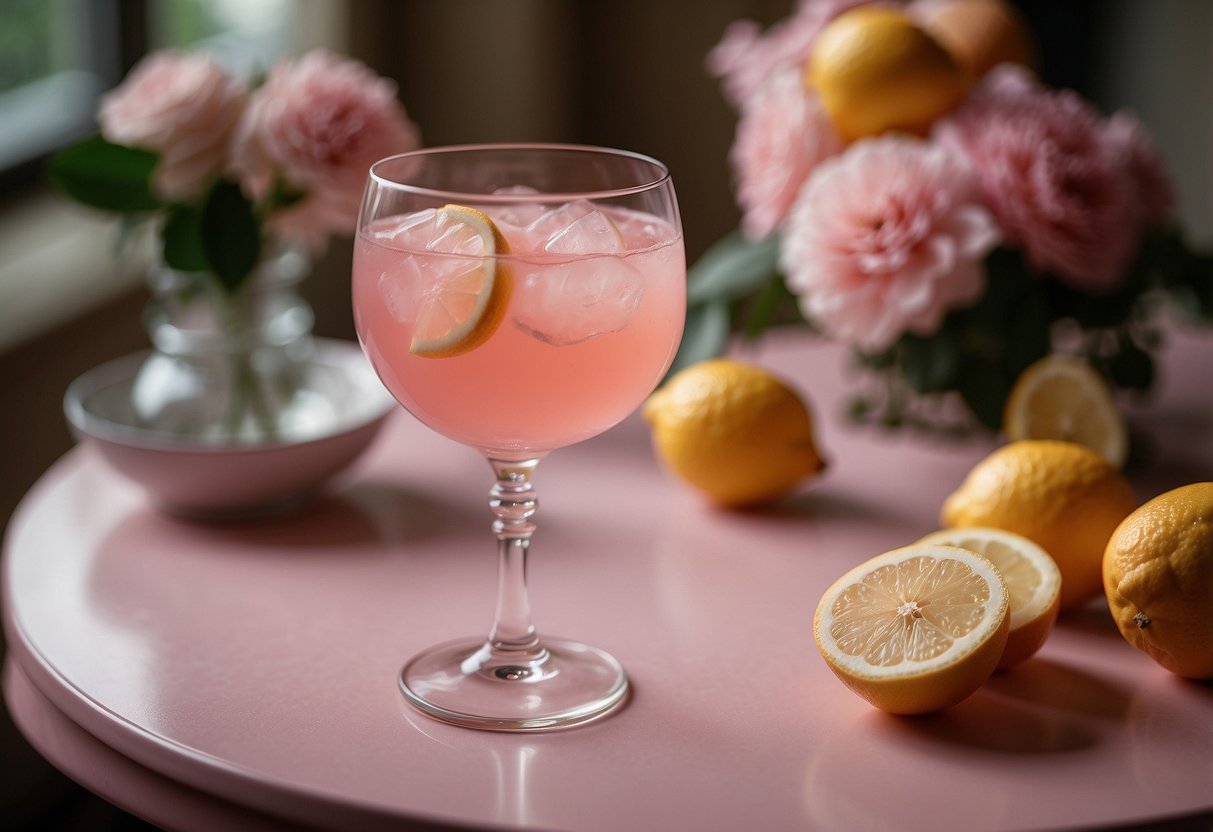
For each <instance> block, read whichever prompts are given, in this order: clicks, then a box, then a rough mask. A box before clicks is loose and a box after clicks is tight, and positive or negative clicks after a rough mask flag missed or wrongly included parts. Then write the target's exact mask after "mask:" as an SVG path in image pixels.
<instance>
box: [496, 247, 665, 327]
mask: <svg viewBox="0 0 1213 832" xmlns="http://www.w3.org/2000/svg"><path fill="white" fill-rule="evenodd" d="M516 291H517V294H516V296H515V300H514V314H513V321H514V324H515V326H517V327H518V328H519V329H520V330H522V331H523V332H525V333H526V334H527V335H530V336H531V337H533V338H538V339H539V340H540V341H543V342H544V343H547V344H552V345H553V346H557V347H562V346H568V345H569V344H577V343H580V342H581V341H586V340H588V339H590V338H593V337H595V336H598V335H605V334H607V333H611V332H619V331H620V330H622V329H623V328H624V327H626V326H627V325H628V324H629V323H630V322H631V320H632V318H633V317H635V315H636V309H637V308H638V307H639V306H640V299H641V297H642V296H643V295H644V278H643V277H642V276H641V274H640V272H638V271H636V269H634V268H632V267H631V266H630V265H628V264H627V263H626V262H624V261H623V260H622V259H620V258H618V257H595V258H590V259H584V260H579V261H577V262H575V263H559V264H556V265H553V266H548V267H545V268H541V269H536V270H534V271H531V272H529V273H528V274H527V275H526V277H525V278H524V279H523V280H522V285H521V287H520V288H519V289H518V290H516Z"/></svg>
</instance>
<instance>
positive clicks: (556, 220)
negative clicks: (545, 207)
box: [526, 199, 595, 240]
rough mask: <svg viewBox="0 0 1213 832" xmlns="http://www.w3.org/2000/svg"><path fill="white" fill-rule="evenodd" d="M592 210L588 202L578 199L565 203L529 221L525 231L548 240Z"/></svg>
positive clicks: (592, 207)
mask: <svg viewBox="0 0 1213 832" xmlns="http://www.w3.org/2000/svg"><path fill="white" fill-rule="evenodd" d="M594 210H595V208H594V204H593V203H592V202H590V201H589V200H585V199H578V200H575V201H573V202H566V203H565V204H564V205H559V206H557V207H555V208H553V209H552V210H550V211H544V212H543V214H541V215H540V216H538V217H536V218H535V219H534V220H532V221H531V224H530V225H528V226H527V227H526V230H527V231H528V232H530V233H531V235H532V236H534V237H538V238H540V239H544V240H550V239H551V238H552V235H554V234H558V233H559V232H561V231H563V230H564V229H565V228H567V227H568V226H569V224H570V223H572V222H574V221H575V220H579V219H581V218H582V217H584V216H585V215H586V214H589V213H592V212H593V211H594Z"/></svg>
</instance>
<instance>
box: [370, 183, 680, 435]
mask: <svg viewBox="0 0 1213 832" xmlns="http://www.w3.org/2000/svg"><path fill="white" fill-rule="evenodd" d="M485 210H486V213H488V214H489V215H490V216H491V217H493V219H494V221H495V223H496V224H497V226H498V228H499V229H500V231H501V232H502V235H503V236H504V237H505V238H506V240H507V242H508V244H509V248H510V253H509V254H508V255H504V256H500V257H499V258H498V275H499V277H498V279H501V275H505V279H507V280H509V281H510V284H511V292H510V297H509V305H508V308H507V309H506V311H505V315H504V317H503V319H502V320H501V323H500V325H499V326H498V327H497V329H496V330H495V331H494V333H493V334H492V336H490V337H489V339H488V340H487V341H485V342H484V343H482V344H480V345H479V346H477V347H475V348H474V349H472V350H471V351H469V352H467V353H464V354H462V355H457V356H452V357H446V358H432V357H426V356H421V355H415V354H413V353H412V352H411V351H410V349H409V346H410V342H411V340H412V338H413V329H414V320H415V314H416V304H417V299H418V297H419V295H420V293H421V292H423V291H424V289H425V285H424V284H425V282H426V280H427V277H426V276H427V275H429V274H433V273H435V272H443V271H447V272H449V271H453V270H458V269H460V268H470V267H473V266H474V265H475V258H468V257H466V256H461V255H458V254H451V253H442V252H441V251H437V252H436V251H433V250H429V249H427V245H432V244H433V240H432V236H433V235H434V222H433V219H432V217H433V213H434V212H433V210H432V209H430V210H428V211H421V212H417V213H414V214H410V215H407V216H401V217H388V218H386V219H382V220H380V221H378V222H377V223H375V224H373V225H371V226H368V227H367V228H364V229H363V230H362V233H361V234H360V235H359V238H358V240H357V242H356V247H355V251H354V266H353V296H354V316H355V321H356V325H357V329H358V334H359V338H360V339H361V341H362V345H363V348H364V350H365V351H366V354H367V356H368V357H369V358H370V360H371V362H372V364H373V365H374V366H375V369H376V371H377V372H378V374H379V376H380V378H381V379H382V380H383V382H384V384H385V385H387V387H388V389H389V390H390V391H391V392H392V394H393V395H394V396H395V397H396V398H397V399H398V400H399V401H400V402H401V403H402V404H403V405H404V406H405V407H406V408H407V409H408V410H409V411H410V412H412V413H413V414H414V415H415V416H417V417H418V418H419V419H421V420H422V421H423V422H424V423H426V424H427V425H429V426H430V427H431V428H433V429H434V430H436V431H438V432H439V433H441V434H443V435H445V436H447V437H450V438H451V439H454V440H456V441H458V442H462V443H464V444H466V445H470V446H472V447H475V448H478V449H480V450H482V451H484V452H486V453H488V454H491V455H493V456H495V457H497V458H500V459H508V458H519V459H522V458H534V457H537V456H541V455H542V454H544V453H546V452H547V451H550V450H552V449H553V448H558V447H563V446H565V445H569V444H572V443H574V442H578V441H580V440H583V439H587V438H589V437H591V436H594V435H596V434H598V433H601V432H602V431H604V430H606V429H607V428H609V427H611V426H612V425H614V424H615V423H617V422H619V421H620V420H621V419H623V418H624V417H625V416H627V415H628V413H630V412H631V411H632V410H634V409H635V407H636V404H637V402H639V401H641V400H642V399H643V398H644V397H645V396H646V395H648V393H649V392H650V391H651V390H652V389H653V387H654V386H655V385H656V384H657V382H658V381H659V380H660V378H661V375H662V374H663V373H664V372H665V370H666V368H667V367H668V366H669V363H670V361H671V359H672V357H673V354H674V351H675V350H676V349H677V346H678V342H679V339H680V338H681V336H682V326H683V321H684V315H685V310H686V294H685V292H686V290H685V268H686V267H685V260H684V254H683V247H682V237H681V234H680V233H679V232H678V231H677V230H676V229H674V228H672V227H671V226H670V225H669V224H668V223H665V222H663V221H662V220H660V219H657V218H656V217H653V216H650V215H647V214H642V213H639V212H635V211H629V210H623V209H614V208H597V207H595V206H593V205H591V204H590V203H588V202H581V201H579V202H576V203H568V204H566V205H564V206H557V207H556V208H550V207H549V209H548V213H546V214H544V215H542V216H536V217H531V216H528V215H524V216H523V217H522V218H521V219H531V220H532V221H531V222H529V223H527V224H526V225H522V224H521V222H520V221H519V220H520V218H519V217H518V216H517V213H518V212H514V211H511V210H510V209H508V208H505V209H502V208H497V209H494V208H492V207H489V208H486V209H485ZM570 217H572V218H573V219H572V220H569V218H570ZM599 252H604V253H599Z"/></svg>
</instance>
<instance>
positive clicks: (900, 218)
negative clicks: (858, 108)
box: [780, 136, 999, 352]
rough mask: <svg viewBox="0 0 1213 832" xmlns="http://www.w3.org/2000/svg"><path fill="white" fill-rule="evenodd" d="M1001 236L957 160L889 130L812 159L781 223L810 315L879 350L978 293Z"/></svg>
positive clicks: (837, 333)
mask: <svg viewBox="0 0 1213 832" xmlns="http://www.w3.org/2000/svg"><path fill="white" fill-rule="evenodd" d="M998 241H999V233H998V227H997V226H996V225H995V223H994V218H993V217H992V216H991V215H990V213H989V211H988V210H986V208H985V207H983V206H982V204H981V191H980V190H979V188H978V185H977V181H976V179H975V178H974V176H973V173H972V171H971V170H970V169H969V167H968V166H967V165H966V164H965V163H964V160H963V159H962V158H961V157H959V156H956V155H955V154H953V153H949V152H948V151H946V150H944V149H942V148H940V147H939V146H937V145H932V144H928V143H925V142H921V141H918V140H916V139H911V138H908V137H904V136H885V137H881V138H877V139H864V140H861V141H859V142H856V143H855V144H853V145H851V146H850V147H849V148H848V149H847V151H846V152H845V153H843V154H842V155H840V156H835V157H833V158H831V159H827V160H826V161H824V162H822V163H821V164H820V165H818V167H817V170H816V171H815V172H814V173H813V175H812V176H811V177H810V178H809V181H808V182H807V183H806V185H805V187H804V190H803V191H801V193H800V196H799V197H798V198H797V200H796V203H795V205H793V206H792V211H791V213H790V214H789V215H788V219H787V222H786V224H785V225H784V231H783V245H782V250H781V252H780V261H781V264H782V266H783V269H784V274H785V275H786V279H787V285H788V288H789V289H791V290H792V291H793V292H796V293H797V294H799V295H800V306H801V309H802V311H803V312H804V314H805V316H806V317H807V318H808V319H809V320H811V321H813V322H815V323H816V324H818V325H819V326H820V327H821V328H822V329H823V330H825V332H826V333H827V334H829V335H830V336H832V337H834V338H837V339H840V340H842V341H845V342H847V343H850V344H851V345H853V346H855V347H858V348H860V349H862V350H865V351H871V352H878V351H880V350H883V349H886V348H888V347H890V346H892V345H893V343H894V342H896V341H897V339H898V338H899V337H900V336H901V335H902V334H903V333H906V332H912V333H916V334H919V335H930V334H932V333H934V332H935V331H936V330H937V329H938V328H939V326H940V324H941V323H942V322H943V319H944V316H945V315H946V314H947V312H948V310H950V309H953V308H957V307H961V306H965V305H968V304H970V303H972V302H973V301H974V300H976V299H977V298H978V297H979V296H980V295H981V293H982V291H983V290H984V288H985V270H984V268H983V265H982V261H983V259H984V258H985V256H986V254H988V253H989V252H990V250H991V249H992V248H993V247H994V246H995V245H997V244H998Z"/></svg>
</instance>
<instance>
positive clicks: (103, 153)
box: [47, 136, 160, 213]
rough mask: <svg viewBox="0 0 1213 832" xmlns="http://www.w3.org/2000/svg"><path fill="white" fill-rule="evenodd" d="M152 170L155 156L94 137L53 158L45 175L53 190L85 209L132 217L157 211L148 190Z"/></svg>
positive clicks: (153, 199) (154, 199) (158, 204)
mask: <svg viewBox="0 0 1213 832" xmlns="http://www.w3.org/2000/svg"><path fill="white" fill-rule="evenodd" d="M155 167H156V154H155V153H149V152H148V151H146V150H135V149H134V148H130V147H122V146H121V145H116V144H110V143H109V142H107V141H106V140H105V139H103V138H101V136H93V137H92V138H89V139H85V140H84V141H82V142H79V143H77V144H74V145H72V146H71V147H69V148H67V149H66V150H64V151H62V152H61V153H59V154H57V155H55V156H53V157H52V158H51V160H50V162H49V164H48V165H47V175H48V176H49V177H50V180H51V182H52V183H54V185H55V186H56V187H58V188H60V189H61V190H63V191H64V192H66V193H67V194H68V195H69V196H71V197H72V198H73V199H77V200H79V201H80V202H83V203H85V204H86V205H91V206H93V207H94V208H101V209H102V210H105V211H119V212H122V213H133V212H136V211H153V210H155V209H157V208H159V207H160V202H159V200H157V199H156V197H155V196H154V195H153V194H152V188H151V181H152V170H153V169H154V168H155Z"/></svg>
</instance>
